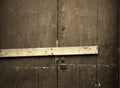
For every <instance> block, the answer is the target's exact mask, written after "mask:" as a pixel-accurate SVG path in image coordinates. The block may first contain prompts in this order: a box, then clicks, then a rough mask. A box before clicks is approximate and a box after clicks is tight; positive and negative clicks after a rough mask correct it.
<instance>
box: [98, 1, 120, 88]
mask: <svg viewBox="0 0 120 88" xmlns="http://www.w3.org/2000/svg"><path fill="white" fill-rule="evenodd" d="M98 12H99V18H98V21H99V22H98V23H99V25H98V31H99V32H98V38H99V39H98V40H99V41H98V42H99V59H98V68H99V69H98V83H99V87H100V88H118V78H119V77H118V54H117V48H118V33H119V32H118V27H119V24H118V0H99V6H98Z"/></svg>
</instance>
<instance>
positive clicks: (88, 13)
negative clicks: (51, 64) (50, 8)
mask: <svg viewBox="0 0 120 88" xmlns="http://www.w3.org/2000/svg"><path fill="white" fill-rule="evenodd" d="M58 23H59V27H58V28H59V30H58V31H59V34H58V36H59V38H58V39H59V46H60V47H63V46H84V45H85V46H89V45H97V0H60V1H59V20H58ZM61 58H63V57H61ZM64 58H65V61H66V63H67V65H70V64H72V65H71V67H68V68H67V69H66V72H67V70H68V72H69V74H67V73H65V74H64V72H63V71H61V69H59V71H58V75H60V77H61V78H59V79H58V81H59V84H58V88H69V85H71V87H72V88H88V87H89V86H90V88H94V87H95V84H96V60H97V56H96V55H88V56H87V55H86V56H64ZM87 64H88V65H87ZM74 65H76V67H74ZM79 65H85V68H90V70H89V71H88V70H87V69H85V68H83V69H84V70H81V69H82V67H79ZM92 65H95V67H92ZM72 66H73V67H72ZM73 69H74V70H73ZM75 69H76V70H75ZM72 71H73V72H74V71H75V72H74V76H75V77H74V76H73V74H72ZM83 71H85V72H86V74H85V75H81V73H83ZM70 72H71V73H70ZM91 72H93V73H92V74H91ZM75 74H76V75H77V76H76V75H75ZM68 75H69V77H72V78H73V77H74V78H75V81H76V83H74V81H73V79H72V78H68ZM82 76H86V77H84V78H82ZM88 76H91V77H93V78H92V79H93V81H92V82H91V80H88ZM77 77H78V79H77ZM79 78H82V79H81V80H79ZM86 80H87V82H85V81H86ZM64 82H65V83H66V82H69V83H68V84H65V86H63V85H64ZM62 84H63V85H62Z"/></svg>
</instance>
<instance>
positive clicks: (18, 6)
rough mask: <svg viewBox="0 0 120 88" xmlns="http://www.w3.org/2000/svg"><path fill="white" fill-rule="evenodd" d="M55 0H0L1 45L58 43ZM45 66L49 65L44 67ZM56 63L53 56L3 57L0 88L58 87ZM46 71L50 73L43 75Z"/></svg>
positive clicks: (5, 46)
mask: <svg viewBox="0 0 120 88" xmlns="http://www.w3.org/2000/svg"><path fill="white" fill-rule="evenodd" d="M56 3H57V0H1V1H0V49H13V48H37V47H55V46H56V35H57V33H56V28H57V25H56V21H57V20H56V12H57V11H56V10H57V9H56V8H57V6H56ZM10 59H11V60H10ZM42 67H49V68H48V69H46V70H45V71H44V68H42ZM55 67H56V66H55V63H54V57H30V58H28V57H27V58H6V59H0V88H43V87H44V88H56V73H55V72H56V69H55ZM42 70H43V71H42ZM41 71H42V72H41ZM47 71H48V72H49V75H51V76H46V77H47V78H44V76H45V74H46V72H47ZM43 75H44V76H43ZM42 76H43V77H42ZM48 79H50V81H51V80H52V81H51V83H50V82H49V81H48ZM40 81H42V82H46V83H40ZM49 85H50V86H49ZM48 86H49V87H48Z"/></svg>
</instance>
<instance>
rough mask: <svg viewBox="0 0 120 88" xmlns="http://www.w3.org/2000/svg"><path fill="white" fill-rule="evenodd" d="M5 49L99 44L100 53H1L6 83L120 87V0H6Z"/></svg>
mask: <svg viewBox="0 0 120 88" xmlns="http://www.w3.org/2000/svg"><path fill="white" fill-rule="evenodd" d="M0 19H1V20H0V48H1V49H13V48H16V49H17V48H37V47H68V46H69V47H72V46H94V45H98V47H99V53H98V55H76V56H71V55H70V56H69V55H68V56H47V57H14V58H12V57H11V58H0V88H118V55H117V48H118V28H119V24H118V0H1V1H0Z"/></svg>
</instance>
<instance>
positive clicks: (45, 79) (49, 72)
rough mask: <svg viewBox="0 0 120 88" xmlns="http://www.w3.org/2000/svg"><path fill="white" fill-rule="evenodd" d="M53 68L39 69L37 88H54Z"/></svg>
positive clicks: (55, 83)
mask: <svg viewBox="0 0 120 88" xmlns="http://www.w3.org/2000/svg"><path fill="white" fill-rule="evenodd" d="M56 70H57V69H56V68H55V67H47V66H43V67H40V68H39V88H56V87H57V77H56V76H57V75H56Z"/></svg>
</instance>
